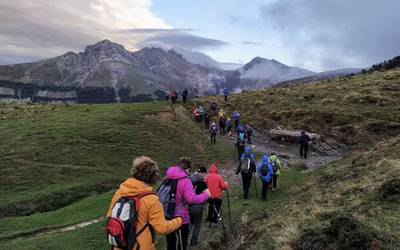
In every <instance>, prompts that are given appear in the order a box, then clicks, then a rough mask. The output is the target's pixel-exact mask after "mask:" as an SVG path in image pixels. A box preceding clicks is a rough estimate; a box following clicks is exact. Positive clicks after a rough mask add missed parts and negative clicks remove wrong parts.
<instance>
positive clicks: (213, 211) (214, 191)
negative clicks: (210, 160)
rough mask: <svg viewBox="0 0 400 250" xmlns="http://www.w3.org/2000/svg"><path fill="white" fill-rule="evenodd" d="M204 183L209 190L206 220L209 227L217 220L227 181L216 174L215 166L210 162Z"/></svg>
mask: <svg viewBox="0 0 400 250" xmlns="http://www.w3.org/2000/svg"><path fill="white" fill-rule="evenodd" d="M206 184H207V187H208V189H209V191H210V199H209V200H208V203H209V204H208V216H207V221H208V222H209V227H211V224H212V223H213V224H216V223H217V222H218V214H219V210H220V209H221V205H222V197H223V191H224V190H227V189H228V182H226V181H224V178H223V177H222V176H221V175H219V174H218V169H217V166H216V165H215V164H212V165H211V166H210V169H209V171H208V175H207V177H206Z"/></svg>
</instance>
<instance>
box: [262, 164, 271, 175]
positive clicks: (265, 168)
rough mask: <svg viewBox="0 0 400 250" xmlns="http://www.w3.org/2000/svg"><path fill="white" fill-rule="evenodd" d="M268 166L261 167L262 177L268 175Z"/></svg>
mask: <svg viewBox="0 0 400 250" xmlns="http://www.w3.org/2000/svg"><path fill="white" fill-rule="evenodd" d="M268 172H269V171H268V164H263V165H262V167H261V175H262V176H267V175H268Z"/></svg>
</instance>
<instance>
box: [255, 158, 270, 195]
mask: <svg viewBox="0 0 400 250" xmlns="http://www.w3.org/2000/svg"><path fill="white" fill-rule="evenodd" d="M257 173H258V176H259V177H260V180H261V182H262V189H261V199H262V200H264V201H265V200H267V195H268V188H269V184H270V183H271V181H272V176H273V174H274V171H273V169H272V165H271V164H270V161H269V157H268V155H264V157H263V158H262V160H261V161H260V162H259V163H258V165H257Z"/></svg>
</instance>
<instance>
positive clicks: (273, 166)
mask: <svg viewBox="0 0 400 250" xmlns="http://www.w3.org/2000/svg"><path fill="white" fill-rule="evenodd" d="M277 160H278V159H276V160H275V161H273V162H272V163H271V165H272V170H273V171H274V174H276V172H278V164H277V163H276V161H277Z"/></svg>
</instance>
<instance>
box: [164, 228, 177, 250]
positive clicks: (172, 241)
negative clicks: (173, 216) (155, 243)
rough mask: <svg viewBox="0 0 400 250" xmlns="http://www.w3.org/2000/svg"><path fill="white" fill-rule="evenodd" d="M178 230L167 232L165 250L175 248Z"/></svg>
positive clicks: (173, 249) (174, 249)
mask: <svg viewBox="0 0 400 250" xmlns="http://www.w3.org/2000/svg"><path fill="white" fill-rule="evenodd" d="M178 230H179V229H178ZM178 230H176V231H175V232H172V233H170V234H167V250H176V243H177V235H178Z"/></svg>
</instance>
